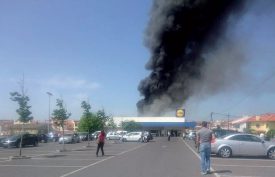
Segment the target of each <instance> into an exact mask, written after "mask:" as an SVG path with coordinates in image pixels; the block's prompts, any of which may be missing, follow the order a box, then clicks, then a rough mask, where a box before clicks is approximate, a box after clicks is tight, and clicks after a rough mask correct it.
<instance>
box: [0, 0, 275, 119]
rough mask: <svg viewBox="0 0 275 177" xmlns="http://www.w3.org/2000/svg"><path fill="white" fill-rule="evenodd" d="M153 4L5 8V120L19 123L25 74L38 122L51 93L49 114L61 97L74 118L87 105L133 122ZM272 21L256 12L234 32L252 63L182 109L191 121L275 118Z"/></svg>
mask: <svg viewBox="0 0 275 177" xmlns="http://www.w3.org/2000/svg"><path fill="white" fill-rule="evenodd" d="M151 5H152V2H151V1H150V0H139V1H129V0H120V1H117V0H108V1H96V0H79V1H75V0H66V1H65V0H59V1H54V0H49V1H36V0H28V1H21V0H18V1H8V0H6V1H0V62H1V65H0V85H1V87H0V108H1V109H0V119H17V118H18V116H17V114H16V112H15V110H16V109H17V104H16V103H15V102H12V101H11V100H10V99H9V98H10V96H9V93H10V92H12V91H18V90H19V85H18V81H19V80H21V79H22V76H23V73H24V76H25V87H26V90H27V95H28V96H29V97H30V105H31V106H32V108H31V111H32V113H33V116H34V118H35V119H41V120H44V119H47V118H48V95H47V94H46V92H51V93H53V97H52V101H51V105H52V108H53V107H54V105H55V100H56V99H57V98H63V99H64V101H65V104H66V106H67V109H68V111H69V112H71V113H72V116H71V117H72V118H74V119H79V117H80V116H81V114H82V110H81V108H80V103H81V101H83V100H89V102H90V103H91V106H92V109H93V110H94V111H96V110H98V109H101V108H104V109H105V110H106V112H107V113H108V114H112V115H114V116H136V115H137V111H136V102H137V101H138V100H139V99H140V95H139V92H138V90H137V87H138V84H139V82H140V80H141V79H143V78H144V77H146V76H147V75H148V74H149V72H148V71H146V69H145V67H144V66H145V64H146V63H147V61H148V60H149V56H150V55H149V51H148V50H147V49H146V48H145V46H144V31H145V29H146V26H147V23H148V21H149V12H150V9H151ZM272 17H275V14H274V11H272V8H270V9H267V10H266V11H265V12H256V13H255V12H254V10H253V13H252V12H251V13H249V12H248V13H247V14H246V15H244V17H242V19H241V20H240V21H239V22H238V23H237V24H236V25H234V27H233V29H231V31H232V36H233V38H234V39H235V41H237V42H239V43H245V45H244V46H245V49H244V51H245V52H246V58H248V59H247V64H245V65H244V67H243V68H242V70H243V73H244V74H243V78H244V79H243V80H241V81H237V82H236V83H237V84H233V86H232V88H230V89H228V90H227V91H226V92H219V93H216V94H213V95H210V96H209V95H208V96H205V95H203V96H201V97H200V95H196V96H195V97H194V98H191V99H190V100H189V101H188V102H187V103H186V104H185V105H184V107H185V108H186V109H187V116H188V117H190V119H193V120H196V119H208V118H209V115H210V112H222V113H230V114H232V115H248V114H249V115H252V114H260V113H265V112H275V110H274V109H275V101H274V100H275V91H274V90H275V84H273V83H275V79H274V77H273V75H272V72H273V70H275V69H274V67H275V61H274V60H275V59H274V56H275V47H274V41H275V32H274V31H275V24H274V22H273V21H274V18H272ZM266 78H269V79H268V80H267V81H266V82H264V80H266ZM236 80H239V79H238V78H236ZM259 85H261V86H259Z"/></svg>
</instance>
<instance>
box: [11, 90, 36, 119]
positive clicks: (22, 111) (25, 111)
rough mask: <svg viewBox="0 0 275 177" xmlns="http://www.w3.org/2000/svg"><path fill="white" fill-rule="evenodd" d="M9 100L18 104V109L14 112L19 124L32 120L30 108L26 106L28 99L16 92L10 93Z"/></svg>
mask: <svg viewBox="0 0 275 177" xmlns="http://www.w3.org/2000/svg"><path fill="white" fill-rule="evenodd" d="M10 95H11V98H10V99H11V100H12V101H15V102H17V103H18V104H19V109H17V110H16V112H17V114H18V115H19V121H20V122H24V123H26V122H29V121H30V120H32V119H33V117H32V116H30V115H31V114H32V112H31V111H30V108H31V106H28V101H30V99H29V97H28V96H26V95H24V93H22V94H20V93H18V92H11V93H10Z"/></svg>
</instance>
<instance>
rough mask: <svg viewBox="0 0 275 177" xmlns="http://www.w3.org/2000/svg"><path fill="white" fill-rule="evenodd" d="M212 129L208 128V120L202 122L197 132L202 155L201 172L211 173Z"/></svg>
mask: <svg viewBox="0 0 275 177" xmlns="http://www.w3.org/2000/svg"><path fill="white" fill-rule="evenodd" d="M211 140H212V131H211V130H209V129H208V128H207V122H205V121H203V122H202V128H201V129H200V130H199V131H198V133H197V144H199V152H200V156H201V174H202V175H206V174H208V173H210V155H211Z"/></svg>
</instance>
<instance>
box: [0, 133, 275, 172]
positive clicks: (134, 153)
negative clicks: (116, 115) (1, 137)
mask: <svg viewBox="0 0 275 177" xmlns="http://www.w3.org/2000/svg"><path fill="white" fill-rule="evenodd" d="M86 146H87V142H82V143H78V144H66V146H65V147H66V149H67V151H65V152H59V151H58V150H60V149H62V145H60V144H58V143H45V144H40V145H39V147H27V148H23V151H22V153H23V155H26V156H30V157H32V158H31V159H20V160H18V159H17V160H10V159H9V157H10V156H14V155H18V152H19V149H16V148H13V149H2V148H0V171H1V173H0V177H66V176H70V177H88V176H89V177H91V176H92V177H183V176H186V177H196V176H201V174H200V170H199V163H200V161H199V156H198V154H197V152H196V150H195V148H194V143H193V142H192V141H184V140H183V139H182V138H179V137H177V138H176V137H172V138H171V141H169V142H168V141H167V138H155V139H154V141H153V142H149V143H138V142H126V143H118V142H114V141H108V142H107V143H106V146H105V154H106V156H103V157H101V156H99V157H96V155H95V151H96V144H95V142H92V143H91V147H86ZM99 155H101V154H100V153H99ZM212 170H213V171H214V172H215V173H212V174H208V175H207V176H213V177H214V176H216V177H223V176H224V177H225V176H231V177H249V176H252V177H273V176H274V172H275V161H272V160H268V159H264V158H230V159H221V158H218V157H215V156H213V157H212Z"/></svg>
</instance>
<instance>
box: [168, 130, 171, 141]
mask: <svg viewBox="0 0 275 177" xmlns="http://www.w3.org/2000/svg"><path fill="white" fill-rule="evenodd" d="M170 137H171V133H170V131H168V141H170Z"/></svg>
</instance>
